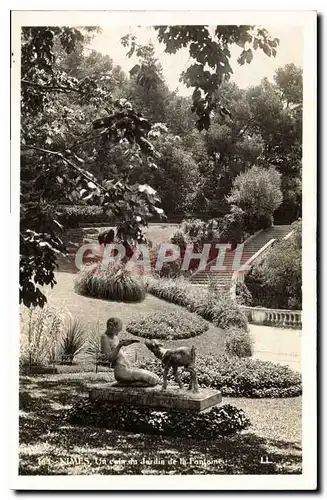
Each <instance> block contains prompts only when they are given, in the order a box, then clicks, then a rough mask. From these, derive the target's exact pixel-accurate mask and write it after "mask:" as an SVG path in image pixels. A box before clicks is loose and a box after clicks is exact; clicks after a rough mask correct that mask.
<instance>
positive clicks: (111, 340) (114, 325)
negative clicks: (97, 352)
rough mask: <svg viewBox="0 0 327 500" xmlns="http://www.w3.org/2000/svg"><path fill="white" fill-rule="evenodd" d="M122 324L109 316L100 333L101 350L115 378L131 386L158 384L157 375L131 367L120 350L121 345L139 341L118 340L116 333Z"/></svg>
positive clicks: (121, 383)
mask: <svg viewBox="0 0 327 500" xmlns="http://www.w3.org/2000/svg"><path fill="white" fill-rule="evenodd" d="M122 328H123V324H122V322H121V321H120V319H118V318H109V319H108V321H107V329H106V331H105V333H104V334H103V335H101V352H102V353H103V354H105V355H106V356H107V358H108V360H109V361H110V362H111V365H112V366H113V368H114V375H115V379H116V380H117V382H118V383H119V385H126V386H133V387H136V386H137V387H153V386H155V385H157V384H159V377H158V376H157V375H156V374H155V373H152V372H150V371H148V370H142V369H141V368H133V367H131V365H130V363H129V361H128V359H127V358H126V357H125V356H124V354H123V352H122V351H121V348H122V347H125V346H129V345H131V344H135V343H136V342H139V341H138V340H133V339H122V340H119V338H118V334H119V332H120V331H121V330H122Z"/></svg>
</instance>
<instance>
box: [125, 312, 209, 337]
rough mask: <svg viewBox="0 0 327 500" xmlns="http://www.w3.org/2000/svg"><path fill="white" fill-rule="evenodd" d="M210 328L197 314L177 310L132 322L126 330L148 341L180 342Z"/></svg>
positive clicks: (158, 313)
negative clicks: (179, 340)
mask: <svg viewBox="0 0 327 500" xmlns="http://www.w3.org/2000/svg"><path fill="white" fill-rule="evenodd" d="M208 327H209V325H208V323H207V322H206V321H204V320H203V319H202V318H199V317H198V316H196V315H195V314H192V313H190V312H188V311H183V310H181V311H179V310H176V311H169V312H157V313H155V314H152V315H149V316H144V317H142V318H140V319H136V320H132V321H130V322H129V323H128V325H127V327H126V330H127V331H128V332H130V333H132V334H133V335H137V336H139V337H144V338H147V339H164V340H178V339H187V338H190V337H196V336H197V335H201V334H202V333H203V332H205V331H206V330H208Z"/></svg>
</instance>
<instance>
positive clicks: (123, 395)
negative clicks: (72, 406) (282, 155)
mask: <svg viewBox="0 0 327 500" xmlns="http://www.w3.org/2000/svg"><path fill="white" fill-rule="evenodd" d="M89 396H90V399H91V400H92V401H110V402H114V403H123V404H126V406H147V407H151V408H158V409H170V410H191V411H195V412H200V411H202V410H205V409H206V408H209V407H211V406H214V405H216V404H218V403H220V402H221V392H220V391H213V390H211V389H199V392H191V391H187V390H186V389H179V388H178V387H169V386H168V387H167V389H166V390H162V389H161V387H160V386H157V387H121V386H119V385H116V384H101V385H100V384H99V385H96V386H94V387H93V388H92V389H91V390H90V393H89Z"/></svg>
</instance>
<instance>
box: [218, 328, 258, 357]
mask: <svg viewBox="0 0 327 500" xmlns="http://www.w3.org/2000/svg"><path fill="white" fill-rule="evenodd" d="M225 349H226V353H227V354H229V355H230V356H238V357H239V358H246V357H251V356H252V354H253V341H252V339H251V337H250V334H249V333H248V332H245V331H244V330H240V329H239V328H229V329H228V330H227V335H226V341H225Z"/></svg>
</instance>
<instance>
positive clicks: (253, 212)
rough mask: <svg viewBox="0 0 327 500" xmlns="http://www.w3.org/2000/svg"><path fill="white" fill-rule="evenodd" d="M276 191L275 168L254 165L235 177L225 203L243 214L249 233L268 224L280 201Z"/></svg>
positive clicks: (270, 222) (280, 194)
mask: <svg viewBox="0 0 327 500" xmlns="http://www.w3.org/2000/svg"><path fill="white" fill-rule="evenodd" d="M280 188H281V174H280V173H279V172H277V170H276V169H275V168H273V167H269V168H267V169H264V168H259V167H258V166H256V165H254V166H253V167H251V168H250V169H249V170H247V171H246V172H244V173H242V174H240V175H238V176H237V177H236V178H235V180H234V182H233V187H232V190H231V193H230V195H229V196H228V199H227V200H228V203H229V204H230V205H231V206H236V207H237V208H238V209H240V210H242V211H243V214H244V215H243V221H244V226H245V228H246V229H248V231H249V232H251V233H253V232H255V231H257V230H259V229H263V228H267V227H270V226H271V225H272V222H273V214H274V212H275V211H276V210H277V208H278V207H279V206H280V204H281V203H282V200H283V195H282V192H281V189H280Z"/></svg>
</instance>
